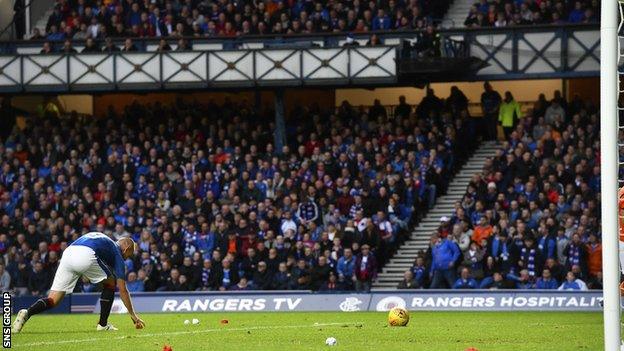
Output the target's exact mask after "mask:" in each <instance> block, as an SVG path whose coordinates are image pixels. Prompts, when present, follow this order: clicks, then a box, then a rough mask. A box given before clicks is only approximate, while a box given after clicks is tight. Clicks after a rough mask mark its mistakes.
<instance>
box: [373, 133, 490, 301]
mask: <svg viewBox="0 0 624 351" xmlns="http://www.w3.org/2000/svg"><path fill="white" fill-rule="evenodd" d="M496 150H497V146H496V143H495V142H484V143H481V145H480V146H479V148H477V150H476V151H475V153H474V154H473V155H472V157H470V158H469V159H468V161H467V162H466V163H465V164H464V166H463V167H462V168H461V170H460V171H459V173H457V174H456V175H455V177H453V179H452V181H451V183H450V184H449V189H448V192H447V194H446V195H444V196H441V197H439V198H438V199H437V201H436V204H435V206H434V208H433V209H431V210H429V212H427V214H426V215H425V217H424V218H423V219H422V220H421V221H420V223H418V225H417V226H416V227H415V228H414V229H413V232H412V235H411V236H410V239H408V240H407V241H406V242H405V243H404V244H403V245H401V247H400V248H399V250H398V251H397V253H396V254H395V255H394V257H393V258H392V259H390V261H389V262H388V263H387V264H386V265H385V267H384V268H383V270H382V272H381V273H379V276H378V278H377V282H375V283H374V284H373V288H376V289H379V290H381V289H395V288H396V287H397V285H398V283H399V282H400V281H401V279H403V273H404V272H405V271H406V270H408V269H410V268H411V267H412V264H413V263H414V260H415V259H416V256H417V254H418V252H419V251H421V250H422V251H426V250H427V247H428V245H429V238H430V237H431V234H433V233H434V232H435V231H436V230H437V229H438V225H439V224H440V217H442V216H447V217H450V216H451V215H452V212H453V208H454V204H455V202H456V201H459V200H461V198H462V197H463V196H464V194H465V192H466V188H467V187H468V183H470V180H471V179H472V176H473V175H474V174H475V173H479V172H481V170H482V169H483V166H484V164H485V161H486V159H487V158H491V157H493V156H494V155H495V154H496Z"/></svg>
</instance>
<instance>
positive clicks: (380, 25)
mask: <svg viewBox="0 0 624 351" xmlns="http://www.w3.org/2000/svg"><path fill="white" fill-rule="evenodd" d="M390 25H391V23H390V17H388V15H386V13H385V12H384V10H383V9H379V10H377V16H376V17H375V18H373V30H388V29H390Z"/></svg>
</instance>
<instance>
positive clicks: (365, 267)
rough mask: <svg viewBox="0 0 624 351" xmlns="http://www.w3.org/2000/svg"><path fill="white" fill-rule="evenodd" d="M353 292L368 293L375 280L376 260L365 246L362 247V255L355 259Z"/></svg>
mask: <svg viewBox="0 0 624 351" xmlns="http://www.w3.org/2000/svg"><path fill="white" fill-rule="evenodd" d="M355 277H356V278H357V280H356V281H355V290H357V291H359V292H361V291H365V292H368V291H370V288H371V283H372V281H373V280H375V278H377V260H376V259H375V256H374V255H373V254H372V253H371V252H370V247H369V246H368V245H367V244H364V245H362V253H361V254H359V255H358V257H357V258H356V259H355Z"/></svg>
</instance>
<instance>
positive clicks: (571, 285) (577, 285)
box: [558, 271, 587, 290]
mask: <svg viewBox="0 0 624 351" xmlns="http://www.w3.org/2000/svg"><path fill="white" fill-rule="evenodd" d="M558 290H587V284H585V282H584V281H582V280H580V279H577V278H576V276H575V275H574V273H572V271H570V272H568V274H567V275H566V280H565V281H564V282H563V284H561V286H559V289H558Z"/></svg>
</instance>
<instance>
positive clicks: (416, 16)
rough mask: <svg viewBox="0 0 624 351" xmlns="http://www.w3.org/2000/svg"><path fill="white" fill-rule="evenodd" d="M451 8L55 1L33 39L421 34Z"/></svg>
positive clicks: (438, 2)
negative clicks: (43, 25)
mask: <svg viewBox="0 0 624 351" xmlns="http://www.w3.org/2000/svg"><path fill="white" fill-rule="evenodd" d="M20 4H22V3H21V2H20V1H17V2H16V11H19V9H22V8H23V4H22V5H20ZM449 4H450V0H435V1H433V0H410V1H395V0H390V1H388V2H373V1H371V2H366V1H361V0H354V1H352V2H331V1H329V2H323V1H304V0H289V1H278V0H273V1H264V2H262V1H252V2H236V1H229V0H223V1H218V2H212V1H181V2H172V1H158V2H154V1H152V2H148V1H118V0H105V1H101V0H97V1H92V0H56V3H55V5H54V10H53V13H52V14H51V15H50V16H49V18H48V20H47V24H46V27H45V32H44V33H41V32H40V31H39V30H38V29H37V30H36V31H35V32H34V33H33V35H32V36H31V39H43V38H45V39H47V40H50V41H63V40H65V39H76V40H85V39H87V38H92V39H94V40H98V39H104V38H106V37H115V38H128V37H129V38H153V37H169V38H180V37H194V38H203V37H237V36H244V35H286V34H300V33H303V34H311V33H347V32H352V33H362V32H368V31H379V30H410V29H424V28H425V27H427V26H428V25H431V24H432V23H433V22H434V20H440V19H442V17H443V15H444V13H445V12H446V10H447V8H448V6H449ZM18 5H19V6H18ZM17 13H18V14H19V13H20V12H17Z"/></svg>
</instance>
